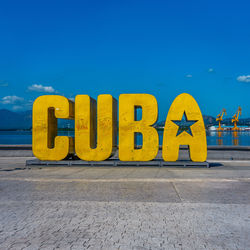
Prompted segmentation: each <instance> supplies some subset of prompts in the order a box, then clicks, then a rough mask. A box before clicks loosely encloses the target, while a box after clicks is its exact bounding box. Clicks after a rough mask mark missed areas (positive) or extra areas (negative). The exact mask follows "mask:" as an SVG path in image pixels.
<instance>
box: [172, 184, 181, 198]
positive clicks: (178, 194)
mask: <svg viewBox="0 0 250 250" xmlns="http://www.w3.org/2000/svg"><path fill="white" fill-rule="evenodd" d="M171 184H172V185H173V188H174V190H175V192H176V195H177V196H178V198H179V199H180V202H183V199H182V198H181V196H180V193H179V191H178V189H177V188H176V186H175V184H174V182H171Z"/></svg>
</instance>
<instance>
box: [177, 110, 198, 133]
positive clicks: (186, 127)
mask: <svg viewBox="0 0 250 250" xmlns="http://www.w3.org/2000/svg"><path fill="white" fill-rule="evenodd" d="M172 122H173V123H175V124H176V125H177V126H179V129H178V132H177V134H176V136H178V135H179V134H181V133H182V132H184V131H185V132H187V133H188V134H190V135H191V136H193V135H192V131H191V128H190V127H191V126H192V125H193V124H194V123H196V122H197V120H194V121H192V120H188V119H187V115H186V113H185V111H184V113H183V116H182V119H181V120H177V121H176V120H172Z"/></svg>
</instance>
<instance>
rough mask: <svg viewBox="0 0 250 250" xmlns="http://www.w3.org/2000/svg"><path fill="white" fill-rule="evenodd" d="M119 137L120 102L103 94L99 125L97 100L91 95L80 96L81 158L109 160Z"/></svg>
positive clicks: (77, 134)
mask: <svg viewBox="0 0 250 250" xmlns="http://www.w3.org/2000/svg"><path fill="white" fill-rule="evenodd" d="M96 123H97V124H96ZM96 125H97V135H96ZM116 136H117V101H116V100H115V99H114V98H113V97H112V96H111V95H99V96H98V99H97V122H96V101H95V100H94V99H92V98H90V97H89V96H88V95H77V96H76V99H75V142H76V143H75V144H76V145H75V150H76V154H77V156H78V157H79V158H81V159H82V160H85V161H104V160H106V159H107V158H109V157H110V156H111V155H112V153H113V152H114V151H115V149H116Z"/></svg>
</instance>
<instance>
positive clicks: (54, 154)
mask: <svg viewBox="0 0 250 250" xmlns="http://www.w3.org/2000/svg"><path fill="white" fill-rule="evenodd" d="M57 118H63V119H71V120H72V119H74V103H73V102H71V101H70V100H68V99H67V98H66V97H64V96H59V95H46V96H40V97H38V98H37V99H36V100H35V102H34V104H33V118H32V119H33V125H32V126H33V128H32V149H33V154H34V155H35V156H36V157H37V158H38V159H40V160H47V161H60V160H63V159H64V158H65V157H66V156H67V155H68V154H73V153H74V144H73V138H72V137H68V136H57Z"/></svg>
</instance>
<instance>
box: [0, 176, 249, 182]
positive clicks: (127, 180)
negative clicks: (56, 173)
mask: <svg viewBox="0 0 250 250" xmlns="http://www.w3.org/2000/svg"><path fill="white" fill-rule="evenodd" d="M0 180H1V181H30V182H92V183H95V182H102V183H103V182H161V183H164V182H166V183H169V182H242V181H244V182H250V177H248V178H189V179H188V178H186V179H183V178H118V179H112V178H111V179H96V178H95V179H76V178H74V179H62V178H60V179H59V178H58V179H57V178H11V177H9V178H8V177H7V178H6V177H0Z"/></svg>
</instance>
